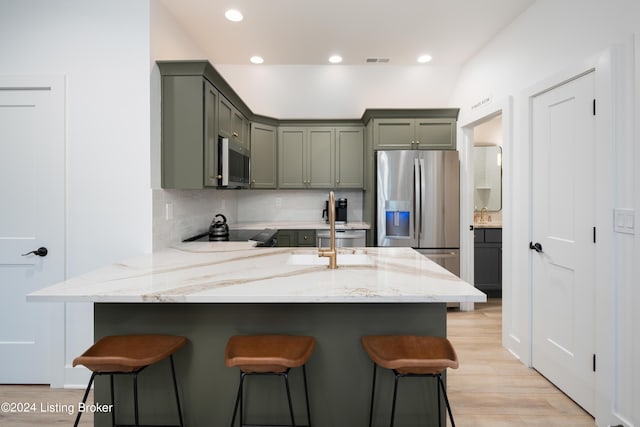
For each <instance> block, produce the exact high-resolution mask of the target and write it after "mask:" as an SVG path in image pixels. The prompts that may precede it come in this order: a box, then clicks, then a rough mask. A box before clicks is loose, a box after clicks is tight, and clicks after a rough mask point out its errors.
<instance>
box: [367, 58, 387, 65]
mask: <svg viewBox="0 0 640 427" xmlns="http://www.w3.org/2000/svg"><path fill="white" fill-rule="evenodd" d="M365 62H366V63H367V64H376V63H380V64H386V63H387V62H389V58H367V59H366V60H365Z"/></svg>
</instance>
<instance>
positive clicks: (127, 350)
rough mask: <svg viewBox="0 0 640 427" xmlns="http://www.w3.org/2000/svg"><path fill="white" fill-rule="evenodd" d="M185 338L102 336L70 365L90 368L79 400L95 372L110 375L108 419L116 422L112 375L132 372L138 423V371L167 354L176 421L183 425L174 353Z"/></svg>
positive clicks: (180, 346) (84, 399)
mask: <svg viewBox="0 0 640 427" xmlns="http://www.w3.org/2000/svg"><path fill="white" fill-rule="evenodd" d="M187 342H188V340H187V339H186V338H185V337H181V336H174V335H118V336H107V337H104V338H101V339H100V340H98V342H96V343H95V344H93V345H92V346H91V347H90V348H89V349H88V350H87V351H85V352H84V353H83V354H82V355H81V356H78V357H76V358H75V359H74V360H73V366H77V365H83V366H86V367H87V368H89V369H90V370H91V371H92V374H91V379H90V380H89V385H88V386H87V390H86V391H85V394H84V398H83V399H82V402H83V403H85V402H86V400H87V396H88V395H89V390H90V389H91V385H92V383H93V380H94V379H95V377H96V375H109V377H110V381H111V404H112V405H113V407H112V411H111V421H112V424H113V425H114V426H115V425H116V413H115V404H114V389H113V376H114V375H122V374H124V375H132V376H133V392H134V393H133V395H134V417H135V425H136V426H138V425H140V424H139V417H138V373H140V372H141V371H142V370H143V369H144V368H146V367H147V366H150V365H153V364H155V363H158V362H160V361H161V360H164V359H166V358H167V357H168V358H169V360H170V362H171V374H172V377H173V387H174V392H175V396H176V404H177V407H178V418H179V420H180V424H179V425H180V426H182V411H181V409H180V398H179V397H178V386H177V383H176V374H175V366H174V363H173V353H175V352H176V351H178V350H179V349H181V348H182V347H184V345H185V344H186V343H187ZM81 415H82V413H81V412H78V415H77V417H76V422H75V424H74V425H75V426H77V425H78V422H79V421H80V416H81Z"/></svg>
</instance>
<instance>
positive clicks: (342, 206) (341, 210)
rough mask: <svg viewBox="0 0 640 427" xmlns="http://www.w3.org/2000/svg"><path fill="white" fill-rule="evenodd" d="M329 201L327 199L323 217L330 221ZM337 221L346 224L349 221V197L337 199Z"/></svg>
mask: <svg viewBox="0 0 640 427" xmlns="http://www.w3.org/2000/svg"><path fill="white" fill-rule="evenodd" d="M328 209H329V201H328V200H325V202H324V209H323V210H322V218H324V220H325V222H327V223H328V222H329V210H328ZM335 209H336V223H337V224H346V223H347V199H344V198H343V199H336V205H335Z"/></svg>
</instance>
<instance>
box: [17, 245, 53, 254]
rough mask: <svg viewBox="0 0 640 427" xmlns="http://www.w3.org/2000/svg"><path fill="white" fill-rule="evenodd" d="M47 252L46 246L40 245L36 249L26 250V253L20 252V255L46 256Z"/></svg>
mask: <svg viewBox="0 0 640 427" xmlns="http://www.w3.org/2000/svg"><path fill="white" fill-rule="evenodd" d="M48 253H49V251H48V250H47V248H45V247H44V246H43V247H40V248H38V249H36V250H35V251H31V252H27V253H26V254H22V256H27V255H31V254H34V255H38V256H47V254H48Z"/></svg>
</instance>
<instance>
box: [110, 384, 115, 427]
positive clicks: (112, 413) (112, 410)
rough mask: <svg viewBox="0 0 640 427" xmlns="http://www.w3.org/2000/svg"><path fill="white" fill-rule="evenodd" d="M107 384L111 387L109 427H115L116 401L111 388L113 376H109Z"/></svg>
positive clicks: (112, 387)
mask: <svg viewBox="0 0 640 427" xmlns="http://www.w3.org/2000/svg"><path fill="white" fill-rule="evenodd" d="M109 384H110V385H111V425H112V426H113V427H115V425H116V399H115V396H114V395H115V392H114V391H113V390H114V386H113V374H109Z"/></svg>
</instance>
